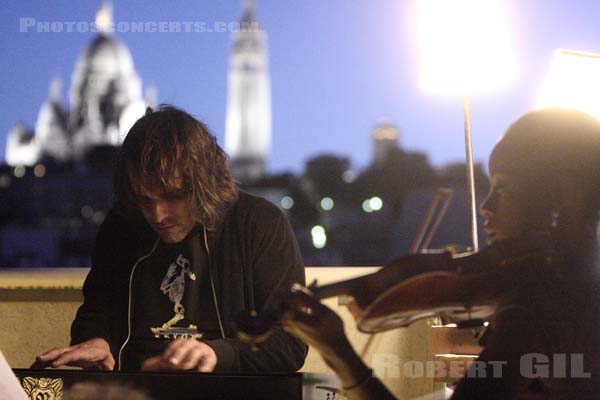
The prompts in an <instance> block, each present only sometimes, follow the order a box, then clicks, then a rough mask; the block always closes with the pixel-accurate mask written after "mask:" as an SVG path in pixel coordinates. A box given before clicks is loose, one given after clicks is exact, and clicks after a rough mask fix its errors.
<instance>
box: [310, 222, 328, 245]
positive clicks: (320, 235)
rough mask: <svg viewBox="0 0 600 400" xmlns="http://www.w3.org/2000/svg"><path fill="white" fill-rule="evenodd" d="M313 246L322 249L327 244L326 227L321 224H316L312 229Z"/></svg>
mask: <svg viewBox="0 0 600 400" xmlns="http://www.w3.org/2000/svg"><path fill="white" fill-rule="evenodd" d="M310 234H311V236H312V242H313V246H315V247H316V248H317V249H322V248H323V247H325V245H326V244H327V235H326V234H325V228H323V227H322V226H321V225H315V226H314V227H313V228H312V229H311V230H310Z"/></svg>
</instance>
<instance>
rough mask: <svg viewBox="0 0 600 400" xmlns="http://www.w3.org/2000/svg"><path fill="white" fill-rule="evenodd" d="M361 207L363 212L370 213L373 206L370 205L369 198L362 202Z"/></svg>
mask: <svg viewBox="0 0 600 400" xmlns="http://www.w3.org/2000/svg"><path fill="white" fill-rule="evenodd" d="M362 208H363V211H364V212H367V213H371V212H373V208H372V207H371V199H366V200H365V201H363V203H362Z"/></svg>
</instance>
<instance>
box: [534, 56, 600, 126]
mask: <svg viewBox="0 0 600 400" xmlns="http://www.w3.org/2000/svg"><path fill="white" fill-rule="evenodd" d="M544 107H563V108H574V109H577V110H581V111H584V112H587V113H588V114H590V115H593V116H594V117H596V118H600V54H591V53H582V52H577V51H571V50H562V49H558V50H556V51H555V52H554V57H553V58H552V63H551V64H550V70H549V71H548V75H547V76H546V79H545V81H544V84H543V86H542V90H541V92H540V97H539V100H538V108H544Z"/></svg>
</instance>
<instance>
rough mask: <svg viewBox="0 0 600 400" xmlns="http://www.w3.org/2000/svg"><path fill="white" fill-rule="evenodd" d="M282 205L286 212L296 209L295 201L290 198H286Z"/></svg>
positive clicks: (282, 200) (283, 199)
mask: <svg viewBox="0 0 600 400" xmlns="http://www.w3.org/2000/svg"><path fill="white" fill-rule="evenodd" d="M280 203H281V207H282V208H283V209H284V210H289V209H291V208H292V207H294V199H292V198H291V197H290V196H284V197H283V198H282V199H281V202H280Z"/></svg>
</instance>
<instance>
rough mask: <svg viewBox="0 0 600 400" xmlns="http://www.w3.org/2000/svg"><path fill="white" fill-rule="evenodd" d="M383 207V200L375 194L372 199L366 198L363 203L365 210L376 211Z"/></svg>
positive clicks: (368, 211)
mask: <svg viewBox="0 0 600 400" xmlns="http://www.w3.org/2000/svg"><path fill="white" fill-rule="evenodd" d="M382 207H383V200H381V197H378V196H373V197H371V198H370V199H366V200H365V201H363V203H362V208H363V211H364V212H367V213H372V212H374V211H379V210H381V208H382Z"/></svg>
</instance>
